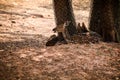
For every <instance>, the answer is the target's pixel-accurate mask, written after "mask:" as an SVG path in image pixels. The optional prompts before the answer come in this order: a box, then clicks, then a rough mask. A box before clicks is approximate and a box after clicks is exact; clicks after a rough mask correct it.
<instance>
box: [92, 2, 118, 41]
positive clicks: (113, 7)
mask: <svg viewBox="0 0 120 80" xmlns="http://www.w3.org/2000/svg"><path fill="white" fill-rule="evenodd" d="M117 2H118V0H93V1H92V9H91V17H90V30H92V31H95V32H97V33H99V34H100V35H101V36H102V37H103V40H104V41H117V42H119V37H120V31H119V28H120V27H119V21H120V20H119V19H118V16H119V17H120V15H118V14H119V12H120V11H119V9H118V6H119V5H118V3H117ZM115 3H117V4H115Z"/></svg>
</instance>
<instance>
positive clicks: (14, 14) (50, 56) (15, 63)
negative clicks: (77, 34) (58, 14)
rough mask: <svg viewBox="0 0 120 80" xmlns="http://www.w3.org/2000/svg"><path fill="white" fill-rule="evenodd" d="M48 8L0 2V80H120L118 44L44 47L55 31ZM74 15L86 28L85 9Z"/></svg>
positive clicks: (35, 4) (34, 2) (86, 15)
mask: <svg viewBox="0 0 120 80" xmlns="http://www.w3.org/2000/svg"><path fill="white" fill-rule="evenodd" d="M16 1H18V0H16ZM51 1H52V0H51ZM50 4H51V3H50ZM76 4H77V3H76ZM50 6H51V5H48V4H47V6H42V4H40V0H36V1H33V0H30V1H29V0H25V1H22V0H21V2H20V1H19V2H14V1H12V2H7V3H6V2H5V1H4V0H1V2H0V80H120V44H119V43H104V42H100V43H97V44H64V45H55V46H52V47H46V46H45V43H46V42H47V40H48V38H49V37H50V35H52V34H54V33H53V32H52V29H53V28H54V27H55V20H54V12H53V9H52V7H50ZM74 13H75V17H76V21H77V22H85V23H86V24H87V25H88V18H89V9H86V10H82V9H76V8H75V11H74Z"/></svg>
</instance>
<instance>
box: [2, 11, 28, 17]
mask: <svg viewBox="0 0 120 80" xmlns="http://www.w3.org/2000/svg"><path fill="white" fill-rule="evenodd" d="M0 14H9V15H19V16H26V17H28V16H29V15H27V14H21V13H16V12H12V11H11V12H8V11H4V10H0Z"/></svg>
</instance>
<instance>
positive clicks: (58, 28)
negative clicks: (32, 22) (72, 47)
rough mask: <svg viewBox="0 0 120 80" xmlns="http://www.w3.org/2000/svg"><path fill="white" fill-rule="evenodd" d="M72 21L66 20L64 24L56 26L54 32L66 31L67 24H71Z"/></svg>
mask: <svg viewBox="0 0 120 80" xmlns="http://www.w3.org/2000/svg"><path fill="white" fill-rule="evenodd" d="M70 22H71V21H66V22H64V23H63V24H60V25H57V27H55V28H54V29H53V31H54V32H64V30H65V28H66V27H67V26H69V24H70Z"/></svg>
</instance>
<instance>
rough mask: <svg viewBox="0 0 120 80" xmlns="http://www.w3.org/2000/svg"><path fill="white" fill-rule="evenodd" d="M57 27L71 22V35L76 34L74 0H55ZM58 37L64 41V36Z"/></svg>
mask: <svg viewBox="0 0 120 80" xmlns="http://www.w3.org/2000/svg"><path fill="white" fill-rule="evenodd" d="M53 4H54V12H55V19H56V25H60V24H63V23H64V22H65V21H71V24H70V26H69V27H68V30H69V34H70V35H73V34H76V22H75V18H74V14H73V8H72V0H53ZM58 36H59V37H60V38H61V39H63V37H62V34H61V33H58Z"/></svg>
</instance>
